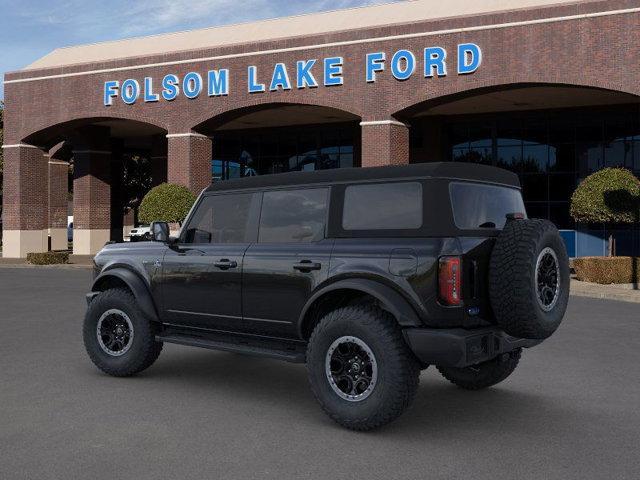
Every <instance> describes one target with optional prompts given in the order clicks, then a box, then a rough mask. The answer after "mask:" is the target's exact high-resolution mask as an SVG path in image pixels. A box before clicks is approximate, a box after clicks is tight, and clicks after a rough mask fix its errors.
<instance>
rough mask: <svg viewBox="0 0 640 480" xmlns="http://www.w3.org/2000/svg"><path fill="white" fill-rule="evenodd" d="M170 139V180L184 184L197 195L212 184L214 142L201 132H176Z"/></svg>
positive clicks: (168, 175) (169, 136)
mask: <svg viewBox="0 0 640 480" xmlns="http://www.w3.org/2000/svg"><path fill="white" fill-rule="evenodd" d="M167 140H168V145H169V146H168V161H167V165H168V173H167V177H168V182H169V183H177V184H179V185H184V186H185V187H187V188H189V190H191V191H192V192H193V193H195V194H196V195H197V194H199V193H200V192H201V191H202V190H203V189H204V188H205V187H207V186H209V185H210V184H211V158H212V152H213V144H212V141H211V139H210V138H209V137H206V136H204V135H201V134H199V133H193V132H190V133H174V134H169V135H167Z"/></svg>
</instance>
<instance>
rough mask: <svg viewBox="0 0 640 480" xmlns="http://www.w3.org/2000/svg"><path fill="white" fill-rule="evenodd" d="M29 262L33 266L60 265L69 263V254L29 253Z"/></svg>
mask: <svg viewBox="0 0 640 480" xmlns="http://www.w3.org/2000/svg"><path fill="white" fill-rule="evenodd" d="M27 262H29V263H30V264H32V265H59V264H64V263H69V252H43V253H27Z"/></svg>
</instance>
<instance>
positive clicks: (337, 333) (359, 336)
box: [307, 304, 420, 430]
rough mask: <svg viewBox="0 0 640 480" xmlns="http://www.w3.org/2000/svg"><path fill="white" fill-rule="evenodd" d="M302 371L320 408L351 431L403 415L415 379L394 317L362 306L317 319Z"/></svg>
mask: <svg viewBox="0 0 640 480" xmlns="http://www.w3.org/2000/svg"><path fill="white" fill-rule="evenodd" d="M307 368H308V371H309V381H310V384H311V389H312V391H313V394H314V395H315V397H316V399H317V400H318V402H319V403H320V406H321V407H322V408H323V410H324V411H325V412H326V413H327V414H328V415H329V416H330V417H331V418H332V419H333V420H334V421H336V422H337V423H339V424H340V425H342V426H344V427H346V428H349V429H353V430H371V429H373V428H377V427H380V426H382V425H384V424H386V423H389V422H391V421H392V420H394V419H395V418H397V417H398V416H399V415H400V414H402V412H404V410H405V409H406V408H407V407H408V406H409V404H410V403H411V401H412V400H413V397H414V396H415V393H416V390H417V388H418V380H419V374H420V364H419V363H418V361H417V360H416V359H415V357H414V356H413V354H412V353H411V351H409V349H408V347H407V345H406V344H405V342H404V340H403V338H402V333H401V331H400V329H399V328H398V326H397V324H396V322H395V320H394V319H393V317H392V316H391V315H390V314H389V313H387V312H385V311H383V310H380V309H378V308H376V307H374V306H370V305H362V304H360V305H353V306H348V307H345V308H340V309H338V310H335V311H333V312H331V313H329V314H327V315H326V316H325V317H324V318H323V319H322V320H320V322H319V323H318V325H317V326H316V328H315V329H314V331H313V333H312V335H311V338H310V340H309V347H308V350H307Z"/></svg>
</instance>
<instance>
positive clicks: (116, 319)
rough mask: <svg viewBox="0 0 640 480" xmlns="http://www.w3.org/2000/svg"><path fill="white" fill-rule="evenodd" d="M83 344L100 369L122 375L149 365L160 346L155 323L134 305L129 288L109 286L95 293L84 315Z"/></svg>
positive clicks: (156, 356) (117, 375) (154, 359)
mask: <svg viewBox="0 0 640 480" xmlns="http://www.w3.org/2000/svg"><path fill="white" fill-rule="evenodd" d="M83 337H84V345H85V348H86V350H87V354H88V355H89V358H91V361H92V362H93V363H94V364H95V365H96V366H97V367H98V368H99V369H100V370H102V371H103V372H105V373H107V374H109V375H112V376H115V377H124V376H129V375H134V374H136V373H138V372H141V371H142V370H144V369H146V368H148V367H150V366H151V365H152V364H153V362H155V361H156V359H157V358H158V356H159V355H160V351H161V350H162V342H157V341H156V340H155V326H154V325H153V324H152V322H151V321H149V319H147V318H146V316H145V315H144V313H142V311H141V310H140V308H138V304H137V302H136V300H135V298H134V296H133V294H131V292H129V291H128V290H125V289H122V288H113V289H110V290H106V291H104V292H102V293H100V294H99V295H97V296H96V297H95V298H94V299H93V300H92V301H91V304H90V305H89V308H88V309H87V313H86V315H85V319H84V328H83Z"/></svg>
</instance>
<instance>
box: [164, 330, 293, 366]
mask: <svg viewBox="0 0 640 480" xmlns="http://www.w3.org/2000/svg"><path fill="white" fill-rule="evenodd" d="M156 339H157V340H159V341H162V342H167V343H176V344H178V345H188V346H191V347H201V348H208V349H210V350H222V351H225V352H234V353H244V354H246V355H254V356H258V357H268V358H275V359H278V360H285V361H287V362H293V363H305V361H306V355H305V352H304V350H303V349H301V348H293V349H291V350H289V349H282V348H277V349H275V348H268V347H264V346H258V345H248V344H244V343H230V342H223V341H220V340H214V339H209V338H203V337H193V336H189V335H181V334H176V333H173V334H163V335H157V336H156Z"/></svg>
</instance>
